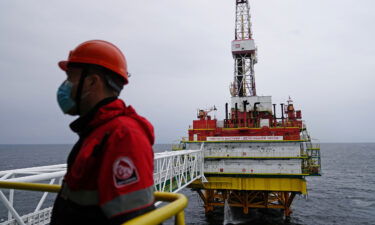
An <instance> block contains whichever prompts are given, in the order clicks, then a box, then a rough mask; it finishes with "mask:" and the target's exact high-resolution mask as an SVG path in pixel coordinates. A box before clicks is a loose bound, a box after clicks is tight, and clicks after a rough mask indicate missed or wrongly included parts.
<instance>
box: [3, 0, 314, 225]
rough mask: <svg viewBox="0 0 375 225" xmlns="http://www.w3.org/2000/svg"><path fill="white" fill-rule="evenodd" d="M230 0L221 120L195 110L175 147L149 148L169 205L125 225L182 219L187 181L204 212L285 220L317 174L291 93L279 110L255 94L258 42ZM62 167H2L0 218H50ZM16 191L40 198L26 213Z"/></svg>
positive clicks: (243, 6)
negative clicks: (268, 212) (231, 35)
mask: <svg viewBox="0 0 375 225" xmlns="http://www.w3.org/2000/svg"><path fill="white" fill-rule="evenodd" d="M235 3H236V23H235V39H234V40H233V41H232V55H233V59H234V80H233V83H232V84H231V86H230V94H231V102H230V104H228V103H227V104H226V105H225V119H223V120H217V119H216V118H212V117H211V116H210V112H212V111H215V110H217V109H216V107H213V108H211V109H209V110H198V113H197V119H196V120H194V121H193V124H192V126H191V127H190V129H189V131H188V134H189V137H188V138H186V139H183V140H182V141H181V143H180V144H179V145H176V146H174V147H173V150H176V151H165V152H156V153H155V157H154V175H153V176H154V187H155V190H156V192H155V193H154V197H155V200H156V205H157V206H160V204H161V203H162V202H169V204H167V205H164V206H160V207H158V208H157V209H155V210H153V211H152V212H150V213H147V214H144V215H141V216H139V217H136V218H134V219H132V220H131V221H129V222H127V223H125V224H128V225H135V224H155V225H156V224H160V223H161V222H163V221H165V220H167V219H168V218H170V217H173V216H174V217H175V224H178V225H183V224H185V220H184V211H183V210H184V208H185V207H186V206H187V204H188V200H187V198H186V197H185V196H183V195H182V194H178V192H180V191H181V190H183V189H184V188H186V187H188V188H191V189H193V190H195V191H197V193H198V194H199V196H200V198H201V199H202V200H203V203H204V209H205V212H206V214H210V212H213V210H214V209H215V208H219V207H224V206H225V207H237V208H242V210H243V213H245V214H248V213H249V212H250V211H251V210H253V209H268V208H269V209H281V210H283V211H284V215H285V218H286V219H288V218H289V217H290V215H291V213H292V211H291V204H292V202H293V199H294V197H295V196H296V195H298V194H302V195H306V194H307V186H306V179H305V178H306V177H307V176H320V173H321V166H320V165H321V163H320V146H319V144H313V143H312V142H311V138H310V136H309V134H308V132H307V129H306V126H305V124H304V121H303V120H302V114H301V111H300V110H296V109H295V108H294V105H293V101H292V100H291V98H289V99H288V100H287V102H286V103H285V104H280V105H281V109H280V112H279V113H277V111H276V109H277V108H279V107H276V104H272V100H271V96H258V95H257V94H256V88H255V79H254V78H255V76H254V65H255V64H256V63H257V48H256V46H255V43H254V40H253V37H252V32H251V23H250V8H249V1H248V0H235ZM277 114H279V116H277ZM66 168H67V165H66V164H57V165H46V166H38V167H31V168H20V169H11V170H5V171H0V203H2V204H1V205H3V206H5V209H6V211H7V215H0V219H1V220H3V219H4V220H5V221H1V224H3V225H13V224H21V225H25V224H48V223H49V222H50V217H51V212H52V206H51V205H50V204H48V202H47V201H46V199H47V194H48V193H50V192H52V193H56V192H58V191H59V190H60V188H61V183H62V180H63V177H64V175H65V173H66ZM15 190H28V191H39V192H43V194H42V195H41V196H40V199H39V201H35V200H36V199H37V198H34V197H30V198H27V199H26V198H25V196H28V195H24V196H20V197H21V198H22V199H21V200H22V202H26V201H32V202H34V203H35V209H34V210H33V211H32V212H25V211H24V210H23V209H22V208H17V207H16V206H15V204H14V202H15V199H16V196H15V195H16V193H19V192H18V191H17V192H16V191H15ZM17 195H18V194H17ZM30 206H32V205H30ZM2 216H6V217H4V218H1V217H2Z"/></svg>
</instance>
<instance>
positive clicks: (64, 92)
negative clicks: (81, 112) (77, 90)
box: [57, 80, 76, 114]
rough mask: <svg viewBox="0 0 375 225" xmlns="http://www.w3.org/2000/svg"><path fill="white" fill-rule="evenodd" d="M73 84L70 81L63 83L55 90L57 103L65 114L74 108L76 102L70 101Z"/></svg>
mask: <svg viewBox="0 0 375 225" xmlns="http://www.w3.org/2000/svg"><path fill="white" fill-rule="evenodd" d="M72 87H73V84H72V82H70V81H67V80H66V81H64V82H63V83H62V84H61V85H60V87H59V89H58V90H57V102H58V103H59V106H60V108H61V110H62V111H63V112H64V113H65V114H67V113H68V112H69V111H70V110H72V109H73V108H74V107H75V106H76V102H75V101H74V100H73V99H72V97H71V94H72Z"/></svg>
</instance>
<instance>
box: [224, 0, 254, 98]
mask: <svg viewBox="0 0 375 225" xmlns="http://www.w3.org/2000/svg"><path fill="white" fill-rule="evenodd" d="M250 18H251V15H250V6H249V2H248V0H236V24H235V25H236V27H235V40H234V41H232V54H233V58H234V82H233V83H232V84H231V89H230V91H231V95H232V96H233V97H245V96H255V95H256V88H255V79H254V65H255V63H257V56H256V51H257V49H256V47H255V43H254V40H253V39H252V32H251V22H250Z"/></svg>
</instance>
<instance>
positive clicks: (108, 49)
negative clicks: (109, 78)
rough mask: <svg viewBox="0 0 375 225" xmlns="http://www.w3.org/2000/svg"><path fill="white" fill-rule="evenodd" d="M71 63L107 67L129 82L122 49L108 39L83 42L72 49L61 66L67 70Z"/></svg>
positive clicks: (60, 63)
mask: <svg viewBox="0 0 375 225" xmlns="http://www.w3.org/2000/svg"><path fill="white" fill-rule="evenodd" d="M69 63H88V64H95V65H99V66H102V67H105V68H107V69H109V70H111V71H113V72H115V73H116V74H118V75H120V76H121V77H122V78H123V79H124V81H125V84H127V83H128V66H127V63H126V59H125V56H124V55H123V54H122V52H121V50H120V49H119V48H117V47H116V46H115V45H114V44H112V43H110V42H108V41H102V40H91V41H86V42H83V43H82V44H80V45H78V46H77V47H76V48H75V49H74V50H72V51H70V53H69V57H68V60H65V61H60V62H59V67H60V68H61V69H62V70H64V71H66V70H67V67H68V64H69Z"/></svg>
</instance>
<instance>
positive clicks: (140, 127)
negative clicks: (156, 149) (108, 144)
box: [108, 115, 153, 134]
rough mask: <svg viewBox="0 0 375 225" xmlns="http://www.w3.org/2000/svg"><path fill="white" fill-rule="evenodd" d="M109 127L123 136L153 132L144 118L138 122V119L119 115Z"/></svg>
mask: <svg viewBox="0 0 375 225" xmlns="http://www.w3.org/2000/svg"><path fill="white" fill-rule="evenodd" d="M108 125H109V127H110V129H112V130H115V131H118V132H121V133H123V134H127V133H132V134H137V133H139V132H140V133H142V134H143V132H144V131H145V129H146V130H153V127H152V125H151V124H150V123H148V121H147V120H146V119H144V118H142V120H140V119H139V118H134V117H132V116H127V115H121V116H118V117H116V118H114V119H113V120H111V121H110V122H109V124H108Z"/></svg>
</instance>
